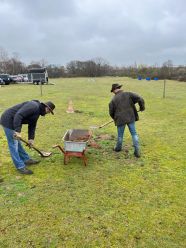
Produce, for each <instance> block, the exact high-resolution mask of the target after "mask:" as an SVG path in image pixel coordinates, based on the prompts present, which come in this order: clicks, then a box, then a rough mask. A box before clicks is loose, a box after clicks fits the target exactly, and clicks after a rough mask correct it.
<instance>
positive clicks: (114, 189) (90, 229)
mask: <svg viewBox="0 0 186 248" xmlns="http://www.w3.org/2000/svg"><path fill="white" fill-rule="evenodd" d="M51 81H52V82H53V83H55V85H48V86H47V85H46V86H43V96H42V97H41V96H40V88H39V86H34V85H10V86H7V87H1V88H0V113H1V112H2V111H3V110H4V109H6V108H8V107H10V106H12V105H14V104H16V103H20V102H22V101H26V100H31V99H39V100H41V101H47V100H51V101H53V102H54V103H55V104H56V111H55V115H54V116H52V115H47V116H46V117H44V118H42V117H41V118H40V119H39V121H38V126H37V131H36V138H35V145H36V146H37V147H39V148H43V150H46V151H52V146H53V145H55V144H61V145H63V141H62V137H63V135H64V133H65V132H66V130H68V129H71V128H82V129H89V127H90V126H93V125H101V124H103V123H104V122H107V121H108V120H110V117H109V115H108V103H109V101H110V99H111V97H112V95H111V93H110V88H111V84H112V83H114V82H116V81H117V82H119V83H121V84H123V89H124V90H126V91H133V92H136V93H138V94H140V95H142V96H143V97H144V99H145V101H146V111H145V112H143V113H140V121H139V122H137V123H136V125H137V131H138V134H139V137H140V142H141V149H142V157H141V158H140V159H135V158H134V157H133V148H132V142H131V137H130V135H129V132H128V130H127V129H126V133H125V146H126V147H127V149H128V150H129V153H128V154H126V152H125V151H123V152H121V153H119V154H115V153H114V152H113V151H112V147H113V146H114V144H115V140H112V139H111V140H102V141H99V142H98V143H99V145H100V146H101V149H94V148H88V150H87V152H86V155H87V157H88V166H87V167H84V166H83V163H82V161H81V160H80V159H78V158H72V159H71V161H70V162H69V163H68V165H64V164H63V154H62V153H60V151H58V150H53V155H52V156H51V157H49V158H44V159H42V162H41V163H40V164H39V165H37V166H33V167H32V168H33V171H34V175H32V176H22V175H20V174H18V173H17V172H16V170H15V168H14V166H13V165H12V161H11V159H10V156H9V152H8V148H7V143H6V139H5V136H4V134H3V130H2V129H0V150H1V153H0V175H1V176H2V177H3V178H4V182H3V183H1V184H0V247H2V248H4V247H15V248H16V247H21V248H22V247H26V248H27V247H51V248H53V247H78V248H79V247H83V248H89V247H92V248H94V247H126V248H131V247H150V248H154V247H158V248H159V247H164V248H171V247H174V248H180V247H185V246H186V244H185V243H184V240H185V238H186V237H185V236H186V235H185V230H186V229H185V227H186V226H185V202H186V197H185V192H184V190H185V161H186V152H185V151H186V142H185V140H186V118H185V116H186V84H185V83H180V82H174V81H167V85H166V86H167V89H166V98H165V99H163V98H162V95H163V81H155V82H153V81H151V82H148V81H137V80H133V79H129V78H110V77H108V78H98V79H96V81H95V82H93V81H91V80H89V79H87V78H78V79H73V78H72V79H57V80H54V79H53V80H51ZM69 100H72V101H73V104H74V108H75V109H76V110H79V111H82V113H75V114H67V113H66V109H67V106H68V102H69ZM100 134H109V135H114V136H115V137H116V128H115V126H114V125H113V124H110V125H109V126H107V127H105V128H103V129H99V130H94V133H93V136H94V138H96V137H97V136H98V135H100ZM22 135H23V137H25V138H27V127H24V128H23V130H22ZM29 153H30V154H31V155H32V157H34V158H39V155H38V154H37V153H36V152H35V151H32V150H29Z"/></svg>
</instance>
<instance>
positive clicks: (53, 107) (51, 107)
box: [43, 101, 56, 114]
mask: <svg viewBox="0 0 186 248" xmlns="http://www.w3.org/2000/svg"><path fill="white" fill-rule="evenodd" d="M43 104H44V105H45V106H46V107H47V108H48V109H49V111H50V113H51V114H54V112H53V110H54V109H55V107H56V106H55V105H54V104H53V102H50V101H49V102H44V103H43Z"/></svg>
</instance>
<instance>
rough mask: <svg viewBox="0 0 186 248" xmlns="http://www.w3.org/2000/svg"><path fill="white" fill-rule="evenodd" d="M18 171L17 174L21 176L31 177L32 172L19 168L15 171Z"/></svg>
mask: <svg viewBox="0 0 186 248" xmlns="http://www.w3.org/2000/svg"><path fill="white" fill-rule="evenodd" d="M17 170H18V171H19V173H21V174H25V175H31V174H33V171H31V170H28V169H27V168H26V167H24V168H21V169H17Z"/></svg>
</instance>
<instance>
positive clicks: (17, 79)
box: [10, 75, 23, 83]
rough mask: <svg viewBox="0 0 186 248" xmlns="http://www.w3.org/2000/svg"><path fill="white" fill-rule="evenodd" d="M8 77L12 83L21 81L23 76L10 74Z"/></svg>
mask: <svg viewBox="0 0 186 248" xmlns="http://www.w3.org/2000/svg"><path fill="white" fill-rule="evenodd" d="M10 78H11V79H12V82H13V83H19V82H23V78H22V77H20V76H18V75H11V76H10Z"/></svg>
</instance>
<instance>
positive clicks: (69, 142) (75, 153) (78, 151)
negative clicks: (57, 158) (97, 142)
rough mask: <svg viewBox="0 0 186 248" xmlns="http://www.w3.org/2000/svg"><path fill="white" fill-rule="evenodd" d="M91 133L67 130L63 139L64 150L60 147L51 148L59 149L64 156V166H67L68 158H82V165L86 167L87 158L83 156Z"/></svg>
mask: <svg viewBox="0 0 186 248" xmlns="http://www.w3.org/2000/svg"><path fill="white" fill-rule="evenodd" d="M91 135H92V133H91V131H89V130H84V129H71V130H68V131H67V132H66V133H65V135H64V137H63V141H64V148H63V147H61V146H60V145H55V146H53V148H59V150H60V151H61V152H62V153H63V154H64V164H65V165H66V164H68V162H69V160H70V157H78V158H82V160H83V163H84V165H85V166H86V165H87V158H86V156H85V151H86V146H87V143H88V141H89V139H90V137H91Z"/></svg>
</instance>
